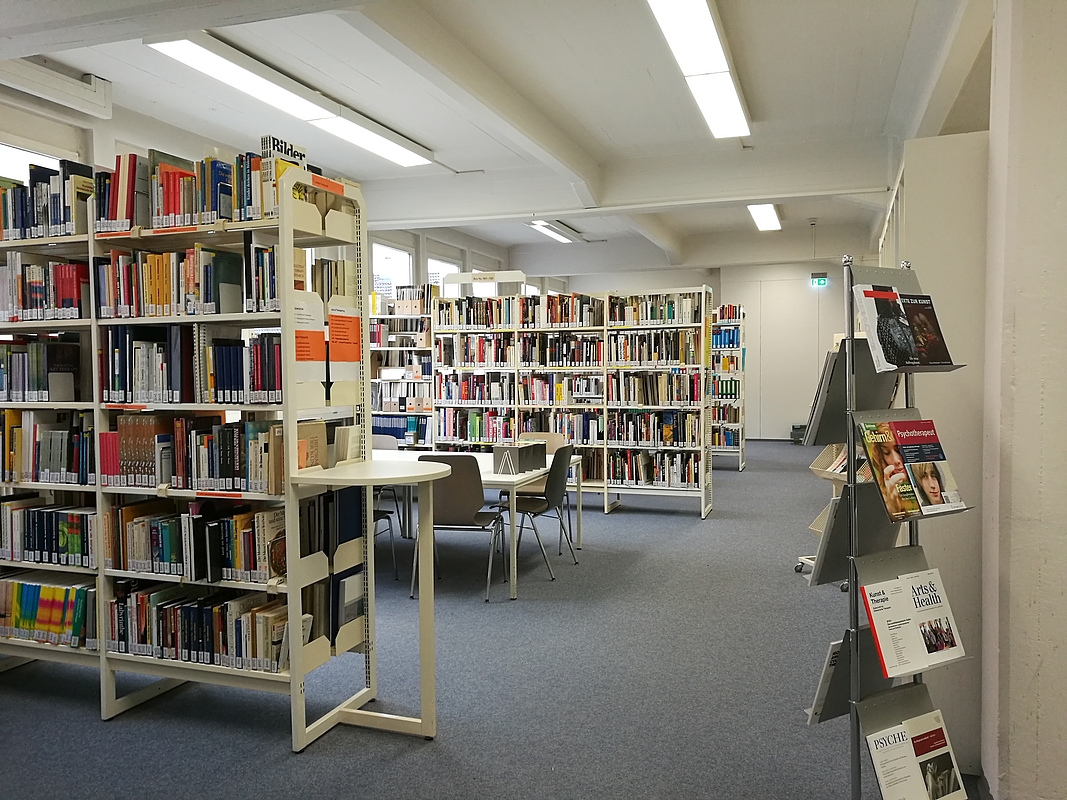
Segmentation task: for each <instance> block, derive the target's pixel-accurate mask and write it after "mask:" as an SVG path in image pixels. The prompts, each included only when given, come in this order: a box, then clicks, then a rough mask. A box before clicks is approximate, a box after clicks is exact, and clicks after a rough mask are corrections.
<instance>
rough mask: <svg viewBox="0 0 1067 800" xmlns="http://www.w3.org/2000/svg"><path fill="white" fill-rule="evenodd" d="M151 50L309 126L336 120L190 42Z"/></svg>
mask: <svg viewBox="0 0 1067 800" xmlns="http://www.w3.org/2000/svg"><path fill="white" fill-rule="evenodd" d="M148 46H149V47H151V48H152V49H154V50H158V51H159V52H161V53H163V54H164V55H168V56H170V57H171V58H173V59H174V60H175V61H180V62H182V63H183V64H185V65H186V66H188V67H192V68H193V69H195V70H198V71H200V72H203V73H204V74H205V75H209V76H211V77H212V78H215V79H216V80H219V81H222V82H223V83H225V84H226V85H227V86H232V87H233V88H234V89H237V90H239V91H242V92H244V93H245V94H248V95H251V96H252V97H254V98H256V99H257V100H262V101H263V102H264V103H266V104H267V105H271V106H274V107H275V108H277V109H278V110H279V111H284V112H285V113H286V114H292V115H293V116H294V117H296V118H297V119H302V120H304V121H305V122H311V121H312V120H316V119H325V118H327V117H332V116H335V113H336V112H334V111H331V110H329V109H326V108H323V107H322V106H320V105H317V104H315V103H313V102H311V101H309V100H306V99H304V98H303V97H300V96H299V95H297V94H295V93H293V92H290V91H289V90H288V89H283V88H282V87H281V86H278V85H277V84H275V83H272V82H271V81H269V80H267V79H266V78H263V77H260V76H259V75H256V74H255V73H254V72H252V71H250V70H247V69H245V68H244V67H241V66H238V65H237V64H234V63H233V62H232V61H228V60H227V59H225V58H223V57H222V56H220V55H217V54H216V53H213V52H211V51H210V50H208V49H206V48H204V47H201V46H200V45H199V44H196V43H195V42H191V41H189V40H188V39H181V40H179V41H177V42H156V43H155V44H150V45H148Z"/></svg>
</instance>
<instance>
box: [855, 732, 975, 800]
mask: <svg viewBox="0 0 1067 800" xmlns="http://www.w3.org/2000/svg"><path fill="white" fill-rule="evenodd" d="M867 747H868V748H870V751H871V761H873V762H874V772H875V774H876V775H877V776H878V787H879V788H880V789H881V790H882V798H883V800H967V792H966V790H965V789H964V788H963V781H962V780H961V778H960V770H959V765H958V764H957V763H956V756H955V755H954V754H953V752H952V745H951V744H950V743H949V740H948V733H947V732H946V731H945V723H944V721H943V719H942V717H941V712H940V711H931V712H930V713H929V714H923V715H922V716H919V717H913V718H912V719H906V720H904V722H903V723H902V724H900V725H895V726H893V727H892V728H887V729H886V730H883V731H878V732H877V733H872V734H871V735H869V736H868V737H867Z"/></svg>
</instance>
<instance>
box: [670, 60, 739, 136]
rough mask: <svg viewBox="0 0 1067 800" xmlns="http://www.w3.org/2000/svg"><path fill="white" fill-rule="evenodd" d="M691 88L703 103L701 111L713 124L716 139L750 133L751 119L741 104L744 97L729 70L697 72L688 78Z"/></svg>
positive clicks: (711, 124) (698, 102) (699, 103)
mask: <svg viewBox="0 0 1067 800" xmlns="http://www.w3.org/2000/svg"><path fill="white" fill-rule="evenodd" d="M685 82H686V83H688V84H689V91H691V92H692V93H693V97H695V98H696V101H697V105H698V106H700V113H701V114H703V115H704V119H705V120H706V121H707V123H708V127H709V128H711V135H712V136H714V137H715V138H716V139H725V138H728V137H731V136H748V135H749V130H748V120H746V119H745V110H744V109H743V108H741V99H740V98H739V97H738V96H737V91H736V90H735V89H734V79H733V78H732V77H731V75H730V73H729V72H716V73H715V74H714V75H694V76H693V77H690V78H686V79H685Z"/></svg>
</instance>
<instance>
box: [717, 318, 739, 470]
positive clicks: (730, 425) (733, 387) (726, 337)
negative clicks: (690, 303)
mask: <svg viewBox="0 0 1067 800" xmlns="http://www.w3.org/2000/svg"><path fill="white" fill-rule="evenodd" d="M710 346H711V353H710V355H709V360H710V362H711V365H712V366H711V378H710V383H709V403H708V412H707V413H708V416H709V417H710V419H711V429H710V432H709V436H710V437H711V440H712V448H711V452H712V454H713V455H716V456H733V457H734V458H736V459H737V470H738V472H740V471H741V470H743V469H744V468H745V355H746V351H745V309H744V306H738V305H720V306H719V307H718V309H717V310H716V312H715V319H714V321H713V322H712V333H711V338H710Z"/></svg>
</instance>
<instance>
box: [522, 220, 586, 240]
mask: <svg viewBox="0 0 1067 800" xmlns="http://www.w3.org/2000/svg"><path fill="white" fill-rule="evenodd" d="M530 227H531V228H533V229H534V230H535V231H538V232H540V233H543V234H544V235H545V236H547V237H549V238H550V239H555V240H556V241H557V242H563V243H564V244H570V243H571V242H584V241H585V237H583V236H582V234H581V233H579V232H578V231H576V230H575V229H574V228H572V227H571V226H570V225H565V224H564V223H562V222H560V221H559V220H555V221H553V222H548V221H547V220H543V219H535V220H534V221H533V222H531V223H530Z"/></svg>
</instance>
